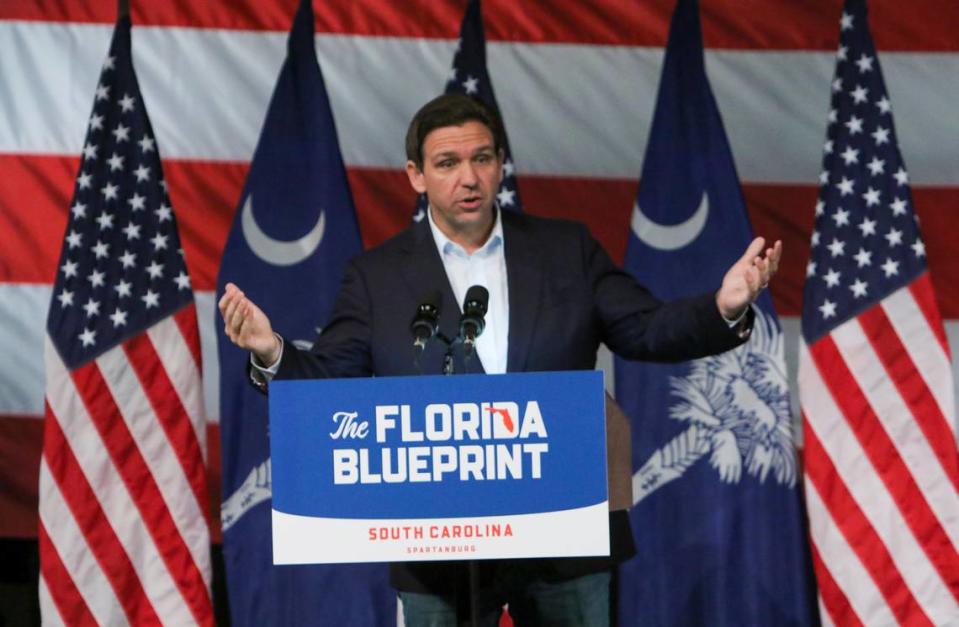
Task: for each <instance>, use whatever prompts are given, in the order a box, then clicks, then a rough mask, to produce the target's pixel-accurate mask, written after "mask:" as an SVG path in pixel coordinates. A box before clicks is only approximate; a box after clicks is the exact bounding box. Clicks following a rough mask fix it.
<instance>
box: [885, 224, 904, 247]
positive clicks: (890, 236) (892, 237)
mask: <svg viewBox="0 0 959 627" xmlns="http://www.w3.org/2000/svg"><path fill="white" fill-rule="evenodd" d="M883 237H885V238H886V239H887V240H888V241H889V246H890V247H892V248H895V247H896V246H898V245H899V244H902V231H899V230H896V229H889V232H888V233H886V234H885V235H883Z"/></svg>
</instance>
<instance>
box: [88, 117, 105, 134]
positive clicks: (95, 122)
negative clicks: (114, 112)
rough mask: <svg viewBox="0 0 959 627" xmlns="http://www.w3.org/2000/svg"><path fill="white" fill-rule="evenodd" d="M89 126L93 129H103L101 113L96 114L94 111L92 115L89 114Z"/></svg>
mask: <svg viewBox="0 0 959 627" xmlns="http://www.w3.org/2000/svg"><path fill="white" fill-rule="evenodd" d="M90 128H92V129H93V130H95V131H102V130H103V116H102V115H97V114H96V113H94V114H93V115H91V116H90Z"/></svg>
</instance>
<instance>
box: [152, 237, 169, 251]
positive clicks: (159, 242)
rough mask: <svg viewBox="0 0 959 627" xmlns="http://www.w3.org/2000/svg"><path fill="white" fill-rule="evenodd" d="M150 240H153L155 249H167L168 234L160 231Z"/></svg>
mask: <svg viewBox="0 0 959 627" xmlns="http://www.w3.org/2000/svg"><path fill="white" fill-rule="evenodd" d="M150 241H151V242H153V250H160V249H165V248H166V241H167V236H166V235H160V234H159V233H157V234H156V235H154V236H153V237H151V238H150Z"/></svg>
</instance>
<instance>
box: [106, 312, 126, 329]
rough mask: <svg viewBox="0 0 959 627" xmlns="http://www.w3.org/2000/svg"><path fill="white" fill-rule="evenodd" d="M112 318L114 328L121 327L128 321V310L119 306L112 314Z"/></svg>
mask: <svg viewBox="0 0 959 627" xmlns="http://www.w3.org/2000/svg"><path fill="white" fill-rule="evenodd" d="M110 320H112V321H113V328H114V329H115V328H117V327H121V326H124V325H126V323H127V312H125V311H123V310H122V309H120V308H119V307H117V308H116V310H115V311H114V312H113V313H112V314H110Z"/></svg>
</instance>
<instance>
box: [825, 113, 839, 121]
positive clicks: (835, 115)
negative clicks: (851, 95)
mask: <svg viewBox="0 0 959 627" xmlns="http://www.w3.org/2000/svg"><path fill="white" fill-rule="evenodd" d="M838 115H839V114H838V113H836V110H835V109H830V110H829V114H828V115H827V116H826V118H827V119H828V120H829V123H830V124H834V123H835V122H836V120H838V119H839V117H838Z"/></svg>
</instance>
